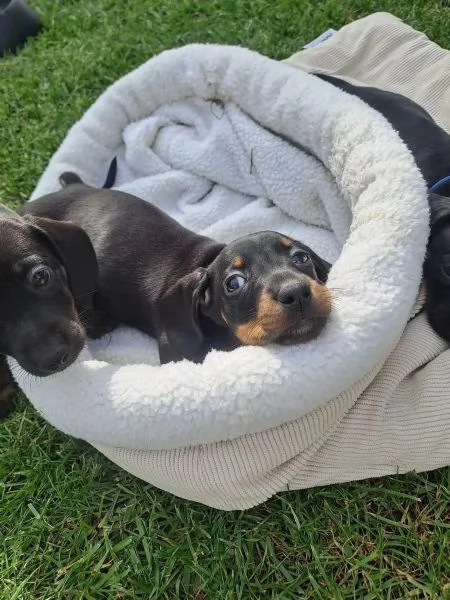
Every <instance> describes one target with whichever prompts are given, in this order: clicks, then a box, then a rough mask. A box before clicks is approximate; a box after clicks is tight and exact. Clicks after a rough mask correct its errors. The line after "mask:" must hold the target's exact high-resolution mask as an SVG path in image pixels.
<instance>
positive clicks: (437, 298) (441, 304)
mask: <svg viewBox="0 0 450 600" xmlns="http://www.w3.org/2000/svg"><path fill="white" fill-rule="evenodd" d="M449 191H450V190H449ZM429 203H430V213H431V230H430V239H429V241H428V248H427V255H426V258H425V263H424V270H423V272H424V280H425V284H426V290H427V299H426V306H427V313H428V319H429V321H430V324H431V326H432V327H433V329H434V330H435V331H436V332H437V333H438V334H439V335H440V336H441V337H443V338H444V339H446V340H447V341H450V198H447V197H444V196H441V195H438V194H434V193H430V194H429Z"/></svg>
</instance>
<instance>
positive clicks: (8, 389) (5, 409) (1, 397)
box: [0, 356, 17, 419]
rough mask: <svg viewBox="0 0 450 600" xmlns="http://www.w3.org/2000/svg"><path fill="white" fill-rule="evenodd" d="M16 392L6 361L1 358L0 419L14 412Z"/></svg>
mask: <svg viewBox="0 0 450 600" xmlns="http://www.w3.org/2000/svg"><path fill="white" fill-rule="evenodd" d="M16 391H17V388H16V384H15V382H14V380H13V378H12V376H11V373H10V372H9V368H8V365H7V364H6V359H5V357H4V356H0V419H1V418H3V417H6V415H8V414H9V413H10V412H11V411H12V410H13V408H14V398H15V395H16Z"/></svg>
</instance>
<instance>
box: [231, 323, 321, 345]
mask: <svg viewBox="0 0 450 600" xmlns="http://www.w3.org/2000/svg"><path fill="white" fill-rule="evenodd" d="M327 320H328V319H327V317H311V318H309V319H301V320H299V321H296V322H295V321H294V322H292V321H290V322H289V323H286V324H285V325H283V326H282V327H280V325H278V327H273V326H272V327H265V326H264V324H263V323H259V322H253V323H249V324H246V325H240V326H238V327H237V328H236V329H235V331H234V335H235V336H236V338H237V339H238V340H239V341H240V342H241V343H242V344H244V345H245V346H267V345H269V344H280V345H283V346H293V345H296V344H304V343H306V342H309V341H311V340H313V339H315V338H316V337H317V336H318V335H319V334H320V332H321V331H322V329H323V328H324V327H325V325H326V322H327Z"/></svg>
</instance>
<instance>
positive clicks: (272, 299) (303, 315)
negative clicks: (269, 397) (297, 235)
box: [159, 231, 331, 362]
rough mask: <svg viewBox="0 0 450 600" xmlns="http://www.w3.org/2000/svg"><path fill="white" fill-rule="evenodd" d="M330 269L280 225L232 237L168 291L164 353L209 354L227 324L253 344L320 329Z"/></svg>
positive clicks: (303, 337) (292, 340) (293, 340)
mask: <svg viewBox="0 0 450 600" xmlns="http://www.w3.org/2000/svg"><path fill="white" fill-rule="evenodd" d="M329 269H330V265H329V264H328V263H327V262H326V261H324V260H323V259H321V258H320V257H319V256H317V254H315V253H314V252H313V251H312V250H311V249H310V248H308V247H307V246H305V245H303V244H301V243H300V242H297V241H295V240H293V239H291V238H288V237H286V236H283V235H281V234H279V233H275V232H270V231H269V232H262V233H257V234H252V235H249V236H245V237H242V238H239V239H238V240H236V241H234V242H232V243H231V244H228V245H227V246H225V247H224V248H223V249H222V250H221V251H220V252H218V255H217V256H216V258H215V259H214V260H213V261H212V262H211V264H210V266H209V267H207V268H203V269H197V270H196V271H195V272H194V273H190V274H189V275H187V276H186V277H184V278H183V279H182V280H181V281H180V282H177V284H176V285H175V286H173V288H171V289H170V290H169V291H168V292H167V294H166V295H165V297H164V298H163V302H162V304H161V306H162V307H163V310H162V311H161V313H160V315H161V316H162V319H161V320H162V322H163V323H166V326H165V327H163V329H162V331H161V335H160V336H159V347H160V357H161V361H162V362H168V361H170V360H180V359H181V358H190V359H191V360H196V357H197V359H198V360H201V359H202V358H203V357H204V354H205V352H206V351H207V349H208V348H207V347H205V345H206V339H205V338H208V337H209V338H210V340H211V345H212V346H213V347H218V344H217V338H218V337H219V338H220V336H221V335H222V338H223V339H226V338H225V335H224V332H226V333H227V334H228V333H231V334H232V335H231V336H229V338H232V339H235V340H237V341H238V343H241V344H247V345H265V344H269V343H278V344H297V343H301V342H306V341H308V340H310V339H312V338H314V337H316V336H317V335H318V334H319V333H320V331H321V330H322V328H323V326H324V325H325V323H326V320H327V317H328V315H329V313H330V310H331V298H330V292H329V290H328V289H327V287H326V286H325V285H324V284H325V282H326V279H327V276H328V271H329ZM221 332H222V334H221ZM219 341H220V340H219ZM219 345H220V344H219ZM225 345H226V344H225ZM229 345H232V344H229Z"/></svg>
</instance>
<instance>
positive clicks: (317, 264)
mask: <svg viewBox="0 0 450 600" xmlns="http://www.w3.org/2000/svg"><path fill="white" fill-rule="evenodd" d="M309 253H310V255H311V259H312V261H313V264H314V269H315V270H316V274H317V277H318V278H319V281H320V282H321V283H326V281H327V279H328V273H329V272H330V269H331V265H330V263H329V262H327V261H326V260H324V259H323V258H321V257H320V256H319V255H318V254H316V253H315V252H313V251H312V250H310V252H309Z"/></svg>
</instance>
